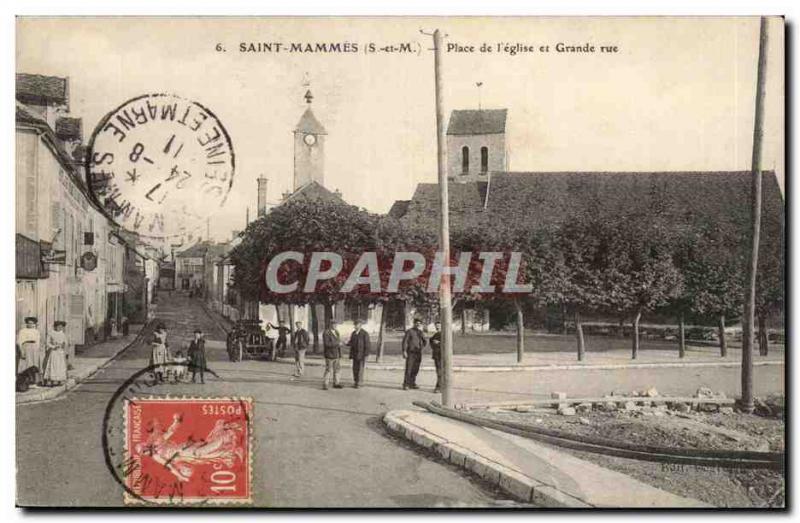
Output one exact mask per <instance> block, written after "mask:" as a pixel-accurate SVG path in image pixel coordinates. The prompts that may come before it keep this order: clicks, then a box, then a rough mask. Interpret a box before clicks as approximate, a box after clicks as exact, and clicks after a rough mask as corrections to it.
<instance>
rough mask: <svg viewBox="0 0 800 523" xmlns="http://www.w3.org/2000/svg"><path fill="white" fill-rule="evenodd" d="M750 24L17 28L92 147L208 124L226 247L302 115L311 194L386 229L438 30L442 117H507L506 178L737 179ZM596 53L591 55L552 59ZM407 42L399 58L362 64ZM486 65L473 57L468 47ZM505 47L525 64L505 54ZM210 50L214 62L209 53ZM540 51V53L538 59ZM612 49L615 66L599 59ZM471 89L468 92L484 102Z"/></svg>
mask: <svg viewBox="0 0 800 523" xmlns="http://www.w3.org/2000/svg"><path fill="white" fill-rule="evenodd" d="M758 25H759V24H758V19H757V18H746V17H740V18H646V17H641V18H589V17H585V18H577V17H576V18H547V17H540V18H519V17H517V18H514V17H506V18H438V19H437V18H236V17H228V18H188V17H187V18H177V19H176V18H173V19H168V18H163V17H162V18H19V19H18V22H17V72H25V73H37V74H46V75H55V76H66V77H69V82H70V83H69V86H70V110H71V113H72V115H73V116H79V117H82V118H83V122H84V135H85V137H86V138H87V139H88V136H89V135H90V134H91V132H92V130H93V128H94V126H95V125H96V124H97V123H98V122H99V121H100V120H101V119H102V118H103V116H104V115H105V114H106V113H108V112H109V111H111V110H112V109H114V108H115V107H117V106H119V105H120V104H122V103H123V102H125V101H126V100H128V99H130V98H133V97H136V96H139V95H142V94H145V93H173V94H177V95H179V96H182V97H185V98H188V99H191V100H194V101H197V102H199V103H201V104H202V105H204V106H206V107H208V108H209V109H211V110H212V111H213V112H214V114H215V115H216V116H217V117H218V118H219V120H220V121H221V122H222V124H223V125H224V126H225V128H226V129H227V131H228V133H229V135H230V137H231V141H232V143H233V148H234V150H235V153H236V162H237V164H236V174H235V176H236V178H235V181H234V185H233V188H232V190H231V193H230V195H229V197H228V199H227V202H226V204H225V206H224V207H223V208H222V209H220V211H219V212H218V213H217V214H216V215H215V217H214V219H213V220H212V221H211V236H212V238H214V239H217V240H222V239H227V238H229V237H230V234H231V231H232V230H240V229H242V228H243V227H244V224H245V215H246V211H245V209H246V208H247V207H249V208H250V217H251V218H252V217H254V216H255V212H256V210H255V207H256V191H255V189H256V178H258V177H259V176H260V175H263V176H265V177H266V178H268V179H269V189H268V199H269V200H270V201H271V202H278V201H279V200H280V197H281V195H282V194H283V193H284V192H285V191H287V190H290V189H291V186H292V178H293V172H292V170H293V137H292V130H293V129H294V127H295V125H296V124H297V121H298V120H299V118H300V116H301V114H302V112H303V111H304V110H305V106H306V103H305V101H304V99H303V95H304V93H305V91H306V89H307V87H306V86H305V85H304V83H305V82H306V81H309V82H310V89H311V90H312V92H313V94H314V102H313V110H314V112H315V114H316V116H317V118H318V119H319V120H320V121H321V122H322V124H323V125H324V126H325V127H326V130H327V133H328V134H327V136H326V144H325V155H326V157H325V185H326V186H327V187H328V188H330V189H332V190H333V189H338V190H340V191H341V192H342V194H343V197H344V198H345V199H346V200H347V201H348V202H350V203H352V204H355V205H358V206H360V207H363V208H366V209H367V210H370V211H373V212H381V213H384V212H386V211H387V210H388V209H389V207H390V206H391V205H392V203H393V202H394V201H395V200H400V199H410V198H411V196H412V195H413V191H414V188H415V186H416V184H418V183H421V182H435V181H436V134H435V133H436V131H435V105H434V74H433V52H432V51H431V48H432V44H431V38H430V36H426V35H425V34H422V33H421V30H425V31H430V30H432V29H433V28H436V27H438V28H440V29H441V30H442V31H443V32H444V33H446V35H447V36H446V39H445V43H446V44H452V45H459V46H461V48H462V49H463V48H468V47H469V46H474V52H456V50H455V49H450V50H449V51H448V52H445V53H444V56H443V61H442V81H443V92H444V108H445V113H446V114H448V115H449V112H450V111H451V110H453V109H469V108H472V109H474V108H477V107H478V104H479V97H480V104H481V106H482V107H483V108H507V109H508V115H509V116H508V124H507V146H508V157H509V168H510V170H513V171H686V170H692V171H703V170H713V171H724V170H749V169H750V167H751V165H750V163H751V155H752V139H753V114H754V96H755V95H754V93H755V85H756V62H757V52H758ZM268 42H273V43H274V42H280V43H282V44H283V45H284V46H289V45H290V44H292V43H301V44H303V45H305V44H306V43H311V44H312V45H315V44H317V43H341V44H344V43H350V44H351V46H352V44H356V45H357V46H358V51H357V52H354V53H289V52H285V51H282V52H280V53H275V52H272V53H241V52H239V50H238V49H239V46H240V44H241V43H245V44H250V43H268ZM559 42H562V43H564V44H566V45H574V46H583V45H584V44H587V43H588V44H589V45H593V46H594V47H595V52H592V53H565V52H557V51H556V44H558V43H559ZM370 43H374V44H376V46H377V47H381V46H386V45H392V44H400V43H409V44H411V49H412V51H413V52H411V53H384V52H378V53H368V52H366V51H367V49H368V46H369V44H370ZM484 43H485V44H487V45H488V46H490V47H491V48H492V52H491V53H482V52H480V48H481V45H482V44H484ZM498 43H500V46H501V48H502V47H504V46H505V44H512V45H514V44H521V45H523V46H528V47H530V48H532V49H534V51H533V52H524V53H517V54H515V55H511V54H510V53H508V52H503V51H502V50H501V51H500V52H498V49H497V45H498ZM218 44H221V48H224V51H220V50H217V46H218ZM542 46H548V49H549V52H543V51H542ZM600 46H616V48H617V52H600V50H599V48H600ZM783 47H784V46H783V25H782V20H780V19H772V20H771V21H770V45H769V52H768V67H767V94H766V110H765V121H764V124H765V143H764V154H763V163H762V165H763V167H764V168H765V169H774V170H775V171H776V172H777V173H778V178H779V182H780V184H781V187H783V176H784V160H783V159H784V137H783V128H784V99H783V96H784V95H783V82H784V78H783V72H784V66H783ZM477 82H482V87H481V88H480V95H479V93H478V88H477V87H476V83H477Z"/></svg>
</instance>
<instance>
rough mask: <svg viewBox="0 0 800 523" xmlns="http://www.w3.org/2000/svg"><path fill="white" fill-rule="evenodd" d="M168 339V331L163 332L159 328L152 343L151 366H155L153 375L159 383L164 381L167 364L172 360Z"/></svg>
mask: <svg viewBox="0 0 800 523" xmlns="http://www.w3.org/2000/svg"><path fill="white" fill-rule="evenodd" d="M166 338H167V333H166V330H162V329H161V327H160V326H159V327H158V328H157V329H156V331H155V333H154V334H153V341H152V342H150V365H152V366H154V369H153V374H155V378H156V381H157V382H163V381H164V375H165V374H166V370H167V364H168V363H169V360H170V357H169V350H168V349H167V340H166Z"/></svg>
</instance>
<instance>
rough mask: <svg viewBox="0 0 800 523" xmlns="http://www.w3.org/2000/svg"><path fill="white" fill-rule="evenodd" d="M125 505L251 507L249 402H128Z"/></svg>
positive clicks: (159, 399)
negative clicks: (233, 505) (226, 505)
mask: <svg viewBox="0 0 800 523" xmlns="http://www.w3.org/2000/svg"><path fill="white" fill-rule="evenodd" d="M124 408H125V452H126V459H125V467H124V468H125V471H124V474H125V487H126V489H125V502H126V503H134V504H135V503H158V504H165V505H198V504H209V505H215V504H233V503H245V504H247V503H250V502H251V501H252V492H251V488H252V486H251V479H252V478H251V456H252V448H251V439H252V438H251V430H252V429H251V427H252V424H251V416H252V414H253V402H252V399H250V398H140V399H139V398H135V399H131V400H126V402H125V407H124Z"/></svg>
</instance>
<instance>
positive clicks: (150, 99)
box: [86, 94, 235, 239]
mask: <svg viewBox="0 0 800 523" xmlns="http://www.w3.org/2000/svg"><path fill="white" fill-rule="evenodd" d="M234 171H235V155H234V151H233V145H232V143H231V139H230V136H229V135H228V132H227V131H226V130H225V127H224V126H223V125H222V123H221V122H220V121H219V119H218V118H217V117H216V115H214V113H212V112H211V111H210V110H209V109H208V108H206V107H205V106H203V105H201V104H199V103H197V102H194V101H191V100H187V99H185V98H181V97H179V96H176V95H172V94H147V95H142V96H138V97H136V98H132V99H131V100H128V101H127V102H125V103H123V104H122V105H120V106H119V107H117V108H116V109H114V110H113V111H111V112H110V113H108V114H107V115H106V116H105V117H104V118H103V119H102V120H101V121H100V123H99V124H98V125H97V127H95V130H94V132H93V133H92V137H91V139H90V141H89V148H88V151H87V154H86V183H87V185H88V187H89V188H90V191H91V193H92V195H93V196H94V198H95V199H96V200H97V202H98V203H99V204H100V205H101V206H102V207H103V208H104V209H105V210H106V211H107V212H108V213H109V214H110V215H111V216H112V217H113V218H114V219H115V221H116V222H117V223H118V224H119V225H120V226H122V227H123V228H125V229H126V230H128V231H130V232H134V233H136V234H138V235H140V236H142V237H150V238H159V239H165V238H180V237H183V236H185V235H187V234H192V233H193V231H196V230H199V229H201V228H203V227H205V226H206V221H207V220H208V219H209V218H210V217H211V216H212V215H213V214H214V213H215V212H216V211H217V210H218V209H219V208H220V207H221V206H222V205H224V204H225V200H226V199H227V197H228V193H229V192H230V190H231V187H232V186H233V177H234Z"/></svg>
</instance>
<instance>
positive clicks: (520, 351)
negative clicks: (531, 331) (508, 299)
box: [514, 300, 525, 363]
mask: <svg viewBox="0 0 800 523" xmlns="http://www.w3.org/2000/svg"><path fill="white" fill-rule="evenodd" d="M514 306H515V307H516V308H517V314H516V320H517V363H522V360H523V359H524V357H525V322H524V318H523V316H522V306H521V305H520V303H519V300H514Z"/></svg>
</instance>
